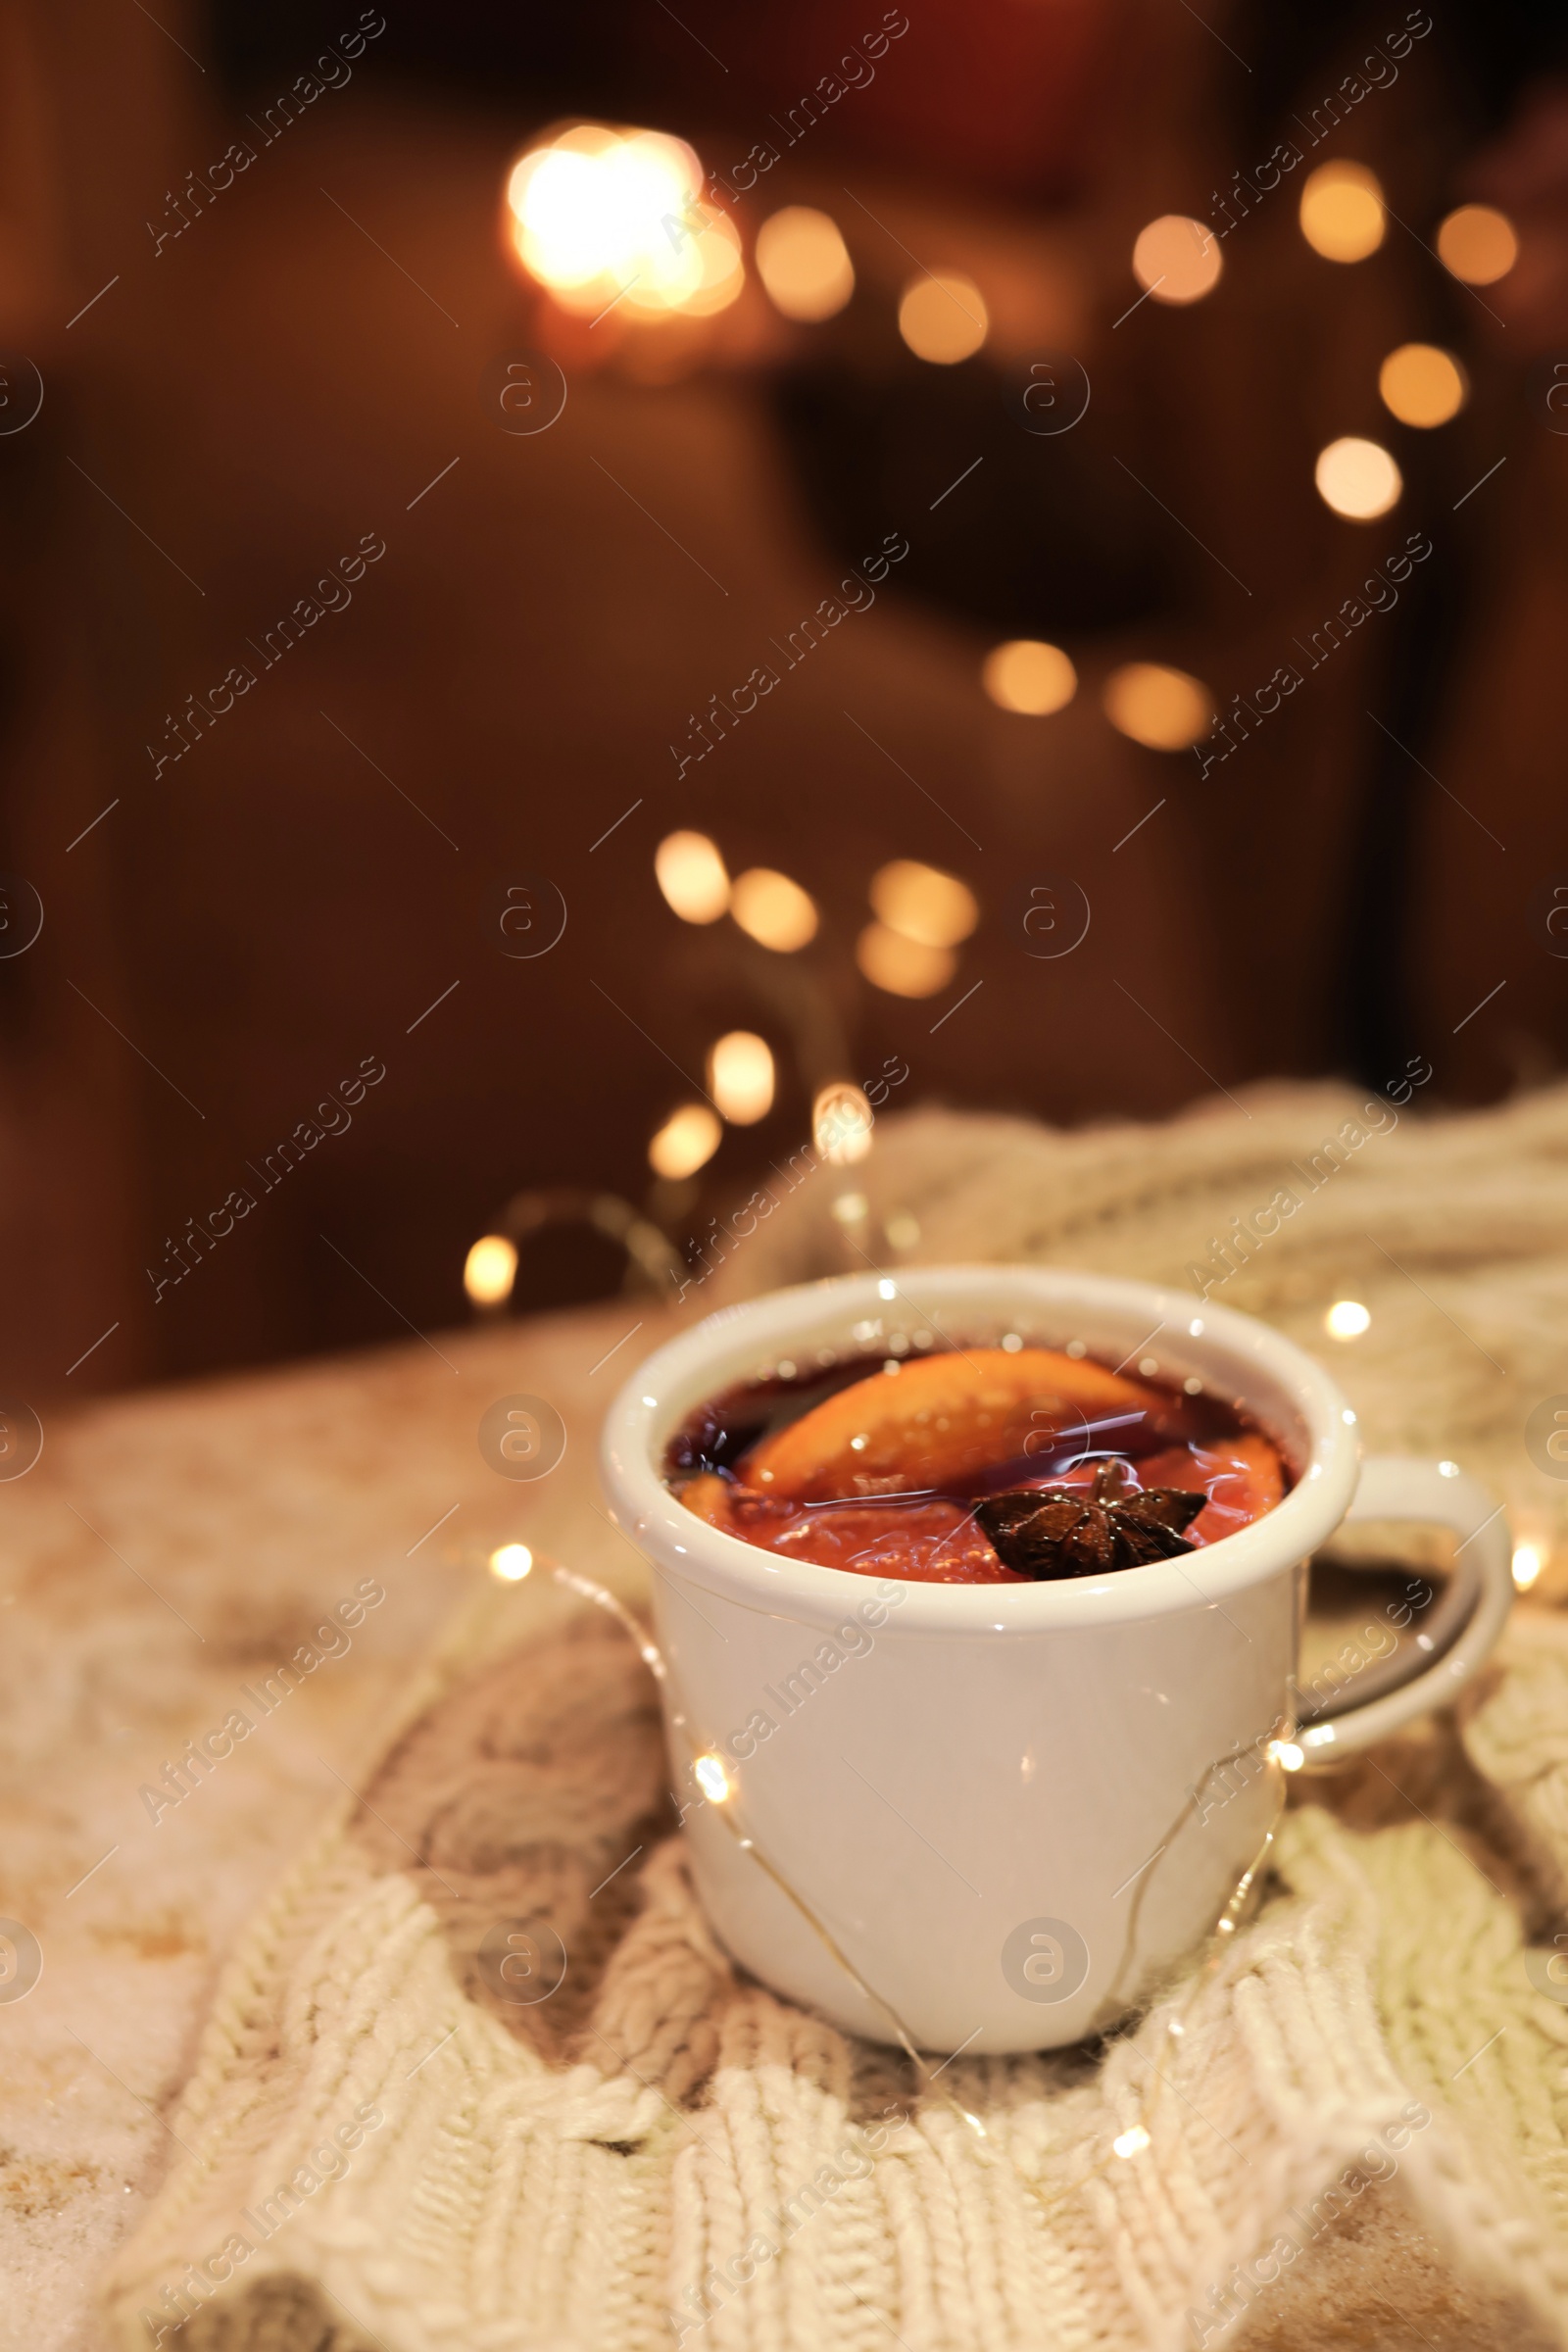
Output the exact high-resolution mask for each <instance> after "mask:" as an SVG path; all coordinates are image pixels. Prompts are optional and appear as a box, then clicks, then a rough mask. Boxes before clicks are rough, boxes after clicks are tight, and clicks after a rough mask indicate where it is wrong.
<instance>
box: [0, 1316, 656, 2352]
mask: <svg viewBox="0 0 1568 2352" xmlns="http://www.w3.org/2000/svg"><path fill="white" fill-rule="evenodd" d="M672 1320H673V1318H671V1317H670V1316H669V1315H668V1313H667V1312H666V1311H663V1310H661V1309H658V1308H654V1307H648V1306H643V1305H640V1304H638V1303H637V1302H634V1301H628V1300H624V1299H615V1300H613V1301H611V1302H610V1303H609V1304H607V1305H604V1306H595V1307H591V1308H585V1309H581V1310H578V1311H577V1312H574V1313H572V1314H568V1315H562V1316H555V1317H550V1318H541V1319H539V1320H537V1321H534V1322H531V1323H512V1324H503V1325H499V1326H490V1327H486V1328H485V1329H483V1330H479V1331H472V1332H466V1333H463V1334H461V1335H453V1334H446V1333H438V1334H437V1335H435V1337H434V1338H432V1339H428V1340H422V1341H421V1340H418V1339H416V1340H412V1341H410V1342H409V1343H408V1344H407V1345H406V1346H401V1347H397V1348H387V1349H385V1350H382V1351H380V1352H378V1353H374V1354H367V1355H361V1356H354V1357H342V1358H335V1359H329V1360H324V1361H314V1362H311V1363H308V1364H305V1365H301V1366H298V1367H295V1368H290V1369H287V1370H284V1371H281V1372H276V1373H269V1374H267V1375H265V1376H253V1377H243V1378H237V1379H231V1380H223V1381H212V1382H207V1383H204V1384H202V1385H201V1386H199V1387H194V1388H188V1389H166V1390H156V1391H143V1392H140V1393H137V1394H134V1395H130V1396H127V1397H122V1398H119V1399H115V1400H111V1401H109V1402H106V1403H103V1404H99V1405H96V1406H94V1407H92V1408H91V1409H88V1410H83V1411H81V1412H80V1413H78V1414H76V1415H75V1416H74V1417H72V1418H69V1419H67V1418H64V1417H62V1418H61V1419H60V1420H58V1421H51V1422H50V1423H49V1424H48V1426H47V1428H46V1433H45V1445H44V1450H43V1453H42V1456H41V1457H40V1459H39V1460H38V1462H37V1463H36V1464H35V1466H34V1467H33V1469H32V1470H31V1471H30V1472H28V1473H27V1475H26V1476H25V1477H24V1478H21V1479H17V1480H15V1481H13V1482H12V1483H10V1484H4V1485H0V1625H3V1628H4V1639H3V1641H0V1686H3V1705H0V1749H3V1764H0V1770H3V1773H4V1783H3V1791H4V1793H3V1798H0V1803H3V1815H0V1819H3V1825H4V1839H3V1846H0V1915H3V1916H4V1917H5V1918H8V1919H11V1920H15V1921H20V1922H21V1923H22V1924H23V1925H24V1926H25V1928H26V1929H28V1930H30V1931H31V1933H32V1935H33V1936H36V1938H37V1942H38V1945H39V1947H40V1949H41V1953H42V1973H41V1976H40V1977H39V1978H38V1981H37V1983H36V1984H35V1985H34V1986H33V1988H32V1989H31V1990H30V1991H27V1992H26V1993H25V1996H24V1997H21V1998H15V1997H13V1998H10V1999H6V1998H5V1997H4V1994H5V1984H4V1981H3V1978H0V2060H3V2073H4V2079H5V2082H6V2085H7V2087H6V2094H5V2116H4V2131H3V2134H0V2346H3V2347H5V2352H10V2348H11V2347H13V2346H14V2347H16V2352H61V2348H62V2347H69V2348H71V2352H78V2348H86V2347H96V2346H97V2345H98V2344H99V2343H100V2341H101V2336H100V2333H99V2330H98V2328H97V2326H96V2322H95V2318H94V2312H93V2304H92V2287H93V2281H94V2278H95V2277H96V2275H97V2273H98V2271H99V2269H100V2268H101V2266H102V2264H103V2262H104V2260H105V2258H106V2257H107V2255H108V2254H109V2252H110V2250H111V2248H112V2247H113V2246H114V2245H115V2243H116V2242H117V2241H118V2240H119V2239H120V2238H121V2237H122V2236H123V2234H124V2233H125V2232H126V2230H127V2229H129V2228H130V2227H131V2225H132V2224H133V2223H134V2221H135V2220H136V2218H137V2217H138V2215H139V2214H140V2212H141V2211H142V2209H143V2206H144V2204H145V2203H146V2201H147V2199H148V2197H149V2196H150V2194H151V2192H152V2191H153V2190H154V2189H155V2188H156V2186H157V2184H158V2182H159V2181H160V2180H161V2179H162V2177H163V2175H164V2173H165V2171H166V2170H167V2168H168V2163H169V2160H170V2157H171V2155H172V2154H173V2153H174V2152H175V2151H174V2144H173V2141H172V2137H171V2134H170V2130H169V2126H168V2123H167V2122H166V2120H165V2119H166V2117H167V2116H168V2115H170V2114H171V2113H172V2109H173V2104H174V2101H175V2100H176V2098H177V2095H178V2092H179V2089H180V2087H181V2085H182V2083H183V2082H184V2080H185V2077H186V2074H187V2072H188V2071H189V2067H190V2064H191V2060H192V2055H193V2050H194V2044H195V2037H196V2035H197V2034H198V2032H199V2030H200V2027H201V2023H202V2019H203V2016H204V2014H205V2010H206V2006H207V2002H208V1999H209V1997H210V1994H211V1990H212V1986H213V1983H214V1979H215V1975H216V1972H217V1970H218V1968H219V1967H220V1966H221V1962H222V1960H223V1958H224V1956H225V1954H226V1952H227V1950H228V1948H229V1946H230V1944H231V1943H232V1941H233V1939H234V1937H235V1936H236V1935H237V1933H238V1931H239V1930H240V1928H241V1927H242V1925H243V1924H244V1921H245V1920H246V1918H247V1917H248V1916H249V1914H250V1913H251V1912H252V1911H253V1910H254V1908H255V1907H256V1904H257V1902H258V1900H259V1899H260V1898H261V1897H262V1896H263V1895H264V1894H265V1893H266V1891H267V1889H268V1888H269V1887H270V1885H271V1884H272V1883H273V1882H274V1881H275V1880H276V1879H277V1878H278V1877H279V1875H280V1874H281V1872H282V1871H283V1870H284V1868H285V1867H286V1866H287V1864H288V1862H289V1861H290V1860H291V1858H292V1857H293V1856H294V1854H295V1853H296V1852H297V1851H298V1850H299V1848H300V1847H301V1845H302V1844H303V1843H304V1842H305V1841H306V1839H307V1838H309V1837H310V1835H311V1833H312V1831H313V1829H314V1828H315V1826H316V1825H317V1824H318V1822H319V1821H320V1819H321V1818H322V1816H323V1815H324V1813H325V1811H326V1810H327V1808H328V1807H329V1806H330V1805H331V1804H332V1803H334V1802H335V1801H336V1800H337V1799H338V1798H339V1797H340V1796H341V1795H342V1792H343V1788H344V1784H345V1782H348V1783H353V1782H354V1781H355V1779H356V1776H357V1775H358V1774H359V1773H360V1772H361V1771H362V1770H363V1769H364V1768H365V1767H366V1765H367V1763H368V1759H369V1758H370V1757H371V1756H372V1755H373V1753H374V1752H375V1749H376V1747H377V1744H378V1740H379V1738H380V1735H381V1729H382V1727H383V1726H384V1724H385V1722H386V1721H387V1719H388V1717H389V1714H390V1711H391V1708H392V1705H393V1702H394V1700H395V1698H396V1695H397V1693H398V1692H399V1691H400V1690H401V1689H402V1687H403V1686H404V1684H405V1683H406V1682H407V1681H408V1679H409V1678H410V1676H411V1675H412V1674H413V1673H414V1671H415V1670H416V1669H417V1667H418V1666H419V1664H420V1663H421V1662H422V1661H423V1659H424V1658H425V1657H426V1656H427V1654H428V1652H429V1649H430V1647H431V1644H432V1642H433V1640H434V1638H435V1636H436V1634H437V1632H438V1629H439V1628H440V1627H441V1625H442V1624H443V1622H444V1621H445V1620H446V1619H447V1618H448V1617H449V1616H450V1615H451V1614H452V1613H453V1612H454V1611H455V1610H456V1609H457V1608H458V1607H459V1606H460V1605H461V1604H462V1602H463V1601H464V1600H465V1598H466V1597H468V1596H471V1594H472V1593H473V1591H474V1589H475V1585H476V1583H477V1581H478V1580H479V1579H481V1578H482V1577H483V1575H484V1574H485V1571H484V1569H483V1567H482V1566H480V1565H478V1564H476V1563H475V1561H474V1560H473V1559H471V1558H464V1557H463V1556H462V1554H463V1552H464V1551H465V1550H468V1551H470V1552H471V1551H479V1552H487V1551H488V1550H489V1548H490V1547H491V1546H493V1545H495V1544H500V1543H503V1542H506V1541H509V1540H511V1539H513V1538H517V1539H520V1540H522V1541H524V1542H527V1543H530V1544H536V1545H539V1546H541V1547H543V1548H545V1549H548V1550H553V1551H555V1552H558V1553H559V1554H560V1555H561V1556H563V1557H564V1558H568V1559H570V1560H571V1561H572V1562H573V1564H575V1565H577V1566H579V1567H581V1568H583V1569H584V1570H585V1571H587V1572H588V1573H589V1574H593V1575H597V1576H600V1577H602V1578H604V1579H605V1580H606V1581H607V1582H613V1583H615V1584H616V1585H617V1586H618V1587H619V1588H620V1589H621V1590H623V1591H625V1590H631V1589H635V1587H636V1585H637V1582H638V1580H639V1578H640V1575H641V1570H640V1564H639V1562H638V1560H637V1557H636V1555H635V1553H634V1552H633V1551H632V1548H631V1546H630V1545H629V1544H627V1543H626V1542H625V1540H624V1539H623V1538H622V1537H620V1536H619V1535H618V1534H617V1533H616V1531H615V1530H614V1529H613V1527H612V1526H611V1525H610V1523H609V1521H608V1520H607V1519H606V1518H605V1517H604V1516H603V1511H602V1505H601V1500H600V1496H599V1492H598V1486H597V1478H596V1471H595V1464H594V1456H595V1448H596V1443H597V1437H598V1430H599V1424H600V1421H601V1419H602V1417H603V1413H604V1410H605V1407H606V1405H607V1404H608V1403H609V1401H610V1399H611V1398H612V1397H613V1395H614V1393H615V1391H616V1389H617V1388H618V1387H619V1385H620V1383H621V1381H622V1380H623V1379H624V1378H625V1376H626V1375H627V1374H628V1373H629V1372H630V1371H632V1370H633V1369H634V1368H635V1366H636V1364H637V1361H638V1359H639V1358H640V1357H641V1356H642V1355H643V1354H645V1353H646V1352H648V1351H649V1350H650V1349H651V1348H654V1347H656V1346H658V1345H659V1344H660V1342H661V1341H662V1339H663V1338H665V1337H667V1336H668V1332H669V1330H670V1328H671V1325H672ZM521 1393H525V1394H531V1395H534V1396H540V1397H546V1398H547V1399H548V1400H549V1401H551V1402H552V1403H554V1404H555V1405H556V1406H557V1408H558V1409H559V1410H560V1412H561V1413H562V1415H563V1417H564V1421H565V1424H566V1430H567V1446H566V1451H565V1454H564V1458H563V1459H562V1461H561V1462H560V1464H559V1466H558V1467H557V1468H556V1469H555V1470H553V1471H552V1472H551V1473H550V1474H549V1475H548V1476H547V1477H545V1478H542V1479H540V1480H538V1481H535V1482H518V1481H513V1480H510V1479H506V1478H503V1477H500V1476H498V1475H497V1473H496V1472H495V1471H494V1470H493V1469H492V1468H491V1467H490V1466H489V1464H488V1463H487V1462H486V1461H485V1459H484V1458H483V1457H482V1455H481V1453H480V1450H479V1446H478V1442H477V1432H478V1424H479V1420H480V1417H481V1415H482V1414H483V1412H484V1410H485V1408H486V1407H487V1406H488V1405H489V1404H491V1403H492V1402H493V1401H494V1400H495V1399H496V1398H498V1397H505V1396H511V1395H515V1394H521ZM447 1514H450V1516H447ZM443 1518H444V1524H443V1525H440V1526H437V1525H436V1523H437V1522H439V1521H442V1520H443ZM431 1530H433V1531H434V1532H433V1533H432V1532H430V1531H431ZM364 1579H369V1580H372V1581H373V1583H375V1584H378V1585H379V1586H380V1587H382V1588H383V1589H384V1591H385V1595H386V1597H385V1600H384V1601H383V1602H381V1603H380V1604H378V1605H375V1606H373V1607H371V1608H370V1609H368V1613H367V1614H366V1616H365V1619H364V1621H363V1623H362V1624H360V1625H359V1626H358V1627H357V1628H356V1629H355V1630H354V1631H353V1632H352V1634H351V1635H350V1636H349V1646H348V1648H347V1649H346V1650H344V1651H341V1652H340V1654H338V1655H336V1656H325V1657H323V1658H322V1660H321V1663H320V1664H319V1666H317V1667H316V1668H315V1669H314V1671H312V1672H311V1673H310V1674H309V1675H308V1676H307V1678H306V1679H305V1681H304V1682H303V1684H302V1685H301V1687H300V1688H298V1689H297V1690H293V1691H290V1693H289V1694H288V1695H287V1697H286V1698H280V1699H278V1700H276V1702H275V1703H274V1705H273V1709H272V1711H271V1712H270V1713H268V1714H265V1715H264V1714H263V1712H262V1708H261V1706H260V1705H258V1704H256V1703H253V1697H252V1696H248V1695H246V1692H245V1691H243V1690H242V1686H246V1687H248V1691H249V1692H250V1693H251V1694H254V1693H256V1692H257V1691H258V1689H259V1686H260V1685H261V1684H262V1683H264V1682H265V1681H266V1679H267V1677H268V1676H269V1675H271V1674H273V1673H275V1670H276V1668H277V1667H278V1666H279V1665H280V1664H281V1663H282V1662H283V1661H284V1660H286V1659H288V1658H289V1657H290V1656H291V1655H292V1654H293V1653H294V1651H295V1650H296V1648H297V1647H298V1645H299V1644H301V1643H302V1642H306V1641H308V1640H309V1638H310V1636H311V1634H312V1631H313V1629H314V1628H315V1627H316V1626H318V1625H319V1624H320V1623H321V1622H322V1619H323V1617H324V1615H325V1613H326V1612H327V1611H328V1610H330V1609H333V1608H335V1607H336V1605H337V1604H338V1603H339V1602H340V1601H348V1600H351V1599H352V1596H353V1594H354V1592H355V1588H356V1586H357V1585H359V1584H360V1583H361V1581H362V1580H364ZM319 1646H320V1647H334V1648H335V1647H336V1646H337V1643H336V1642H335V1641H334V1642H330V1643H323V1644H320V1645H319ZM281 1687H282V1686H281V1684H279V1685H277V1686H276V1688H278V1689H281ZM233 1710H238V1711H239V1712H240V1713H241V1714H242V1715H244V1716H246V1717H247V1719H248V1720H250V1721H251V1724H252V1728H251V1730H250V1732H249V1733H248V1734H247V1735H246V1736H244V1737H242V1738H240V1739H237V1740H235V1741H234V1744H233V1746H232V1751H231V1752H230V1753H229V1754H227V1755H226V1756H225V1757H223V1758H222V1759H221V1761H219V1762H217V1763H215V1764H214V1765H213V1767H212V1769H211V1770H210V1771H209V1772H208V1773H207V1775H206V1776H205V1777H204V1778H200V1779H197V1778H196V1777H195V1776H194V1775H192V1774H190V1773H189V1772H188V1771H187V1774H186V1776H185V1777H186V1779H187V1780H188V1781H189V1782H190V1784H191V1785H190V1792H189V1793H188V1794H186V1795H184V1796H182V1797H180V1798H179V1799H178V1801H177V1802H172V1803H161V1802H160V1801H159V1799H160V1797H161V1796H163V1795H164V1794H166V1793H167V1791H166V1790H164V1789H160V1788H159V1787H158V1784H160V1783H161V1782H162V1779H163V1775H164V1771H165V1767H166V1765H168V1764H170V1763H172V1762H174V1761H175V1760H176V1759H178V1758H179V1757H180V1755H181V1751H182V1750H183V1749H184V1747H185V1743H186V1742H187V1740H200V1739H202V1738H203V1737H204V1736H205V1735H207V1734H209V1733H213V1732H215V1731H216V1730H217V1728H218V1727H219V1726H221V1725H222V1724H223V1723H224V1721H225V1718H227V1717H228V1715H229V1714H230V1712H231V1711H233ZM214 1745H215V1746H219V1747H221V1746H222V1745H223V1741H222V1740H215V1742H214ZM148 1788H151V1789H154V1791H155V1793H154V1795H153V1797H152V1798H151V1799H150V1800H149V1798H147V1797H146V1796H144V1795H143V1793H142V1791H143V1789H148ZM155 1814H156V1818H155ZM4 1933H5V1931H4V1929H3V1928H0V1935H3V1934H4ZM3 1959H4V1946H0V1961H3ZM22 1981H23V1980H22V1978H21V1977H20V1976H13V1979H12V1983H13V1984H16V1985H20V1984H21V1983H22Z"/></svg>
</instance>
